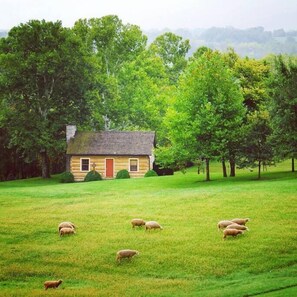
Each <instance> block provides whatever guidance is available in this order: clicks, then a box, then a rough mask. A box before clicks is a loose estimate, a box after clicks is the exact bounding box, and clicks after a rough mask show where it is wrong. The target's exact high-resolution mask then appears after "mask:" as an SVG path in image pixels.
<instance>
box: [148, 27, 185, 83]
mask: <svg viewBox="0 0 297 297" xmlns="http://www.w3.org/2000/svg"><path fill="white" fill-rule="evenodd" d="M189 49H190V42H189V40H188V39H186V40H183V38H182V37H180V36H178V35H175V34H173V33H170V32H167V33H164V34H162V35H160V36H158V37H157V38H156V39H155V40H154V42H152V44H151V45H150V47H149V50H150V51H151V52H152V53H154V54H155V55H156V56H158V57H160V58H161V59H162V61H163V63H164V66H165V69H166V72H167V74H168V77H169V79H170V82H171V83H172V84H176V83H177V81H178V78H179V76H180V74H181V73H182V72H183V70H184V69H185V67H186V65H187V59H186V55H187V53H188V51H189Z"/></svg>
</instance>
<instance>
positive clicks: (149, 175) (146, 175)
mask: <svg viewBox="0 0 297 297" xmlns="http://www.w3.org/2000/svg"><path fill="white" fill-rule="evenodd" d="M151 176H158V174H157V172H156V171H155V170H148V171H147V172H146V173H145V175H144V177H151Z"/></svg>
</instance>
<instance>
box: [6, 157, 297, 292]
mask: <svg viewBox="0 0 297 297" xmlns="http://www.w3.org/2000/svg"><path fill="white" fill-rule="evenodd" d="M289 170H290V163H289V162H285V163H282V164H280V165H277V166H276V167H269V168H268V170H267V172H264V173H263V179H262V180H260V181H259V180H257V179H256V178H257V172H249V171H247V170H238V171H237V177H235V178H225V179H224V178H223V177H222V174H221V168H220V165H219V164H212V166H211V178H212V181H211V182H205V181H204V178H205V177H204V175H197V173H196V169H195V168H193V169H190V170H189V171H188V172H187V173H186V174H182V173H176V174H175V175H174V176H165V177H151V178H142V179H129V180H108V181H98V182H90V183H75V184H60V183H59V182H58V177H57V176H56V177H54V178H52V179H51V180H41V179H30V180H22V181H11V182H4V183H0V223H1V232H0V296H44V295H47V296H133V297H134V296H145V297H148V296H203V297H204V296H211V297H216V296H219V297H221V296H267V297H272V296H273V297H275V296H282V297H284V296H297V232H296V225H295V224H296V221H297V220H296V219H297V174H296V173H292V172H289ZM138 217H139V218H143V219H144V220H156V221H158V222H159V223H160V224H161V225H162V226H163V228H164V229H163V230H155V231H151V232H145V231H144V229H141V228H139V229H135V230H133V229H132V228H131V224H130V220H131V219H132V218H138ZM235 217H248V218H250V219H251V221H250V222H248V224H247V225H248V227H249V228H250V231H249V232H246V233H245V234H244V235H242V236H239V237H237V238H228V239H226V240H223V239H222V232H219V231H218V230H217V222H218V221H219V220H221V219H232V218H235ZM62 221H72V222H73V223H75V224H76V225H77V226H78V229H77V234H76V235H74V236H67V237H64V238H60V237H59V235H58V232H57V227H58V224H59V223H60V222H62ZM126 248H130V249H136V250H138V251H139V252H140V255H139V256H136V257H134V258H133V259H132V260H131V261H123V262H122V263H120V264H117V263H116V261H115V256H116V252H117V251H118V250H119V249H126ZM58 279H63V283H62V285H61V286H60V287H59V288H58V289H57V290H53V289H49V290H48V291H46V292H45V291H44V288H43V283H44V281H46V280H58Z"/></svg>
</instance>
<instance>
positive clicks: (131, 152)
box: [66, 125, 155, 181]
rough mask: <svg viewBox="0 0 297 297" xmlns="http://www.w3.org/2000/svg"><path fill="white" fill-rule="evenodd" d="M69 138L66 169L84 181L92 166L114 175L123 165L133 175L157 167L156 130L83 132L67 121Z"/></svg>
mask: <svg viewBox="0 0 297 297" xmlns="http://www.w3.org/2000/svg"><path fill="white" fill-rule="evenodd" d="M66 140H67V151H66V171H70V172H71V173H72V174H73V175H74V180H75V181H83V180H84V178H85V176H86V174H87V173H88V172H89V171H91V170H96V171H98V172H99V173H100V174H101V176H102V178H104V179H112V178H115V177H116V174H117V172H118V171H120V170H122V169H127V170H128V172H129V174H130V177H131V178H134V177H143V176H144V175H145V173H146V172H147V171H148V170H150V169H153V163H154V147H155V132H148V131H100V132H80V131H77V129H76V126H75V125H67V127H66Z"/></svg>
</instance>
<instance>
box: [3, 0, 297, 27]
mask: <svg viewBox="0 0 297 297" xmlns="http://www.w3.org/2000/svg"><path fill="white" fill-rule="evenodd" d="M108 14H115V15H117V16H118V17H119V18H120V19H121V20H122V21H123V22H124V23H130V24H135V25H138V26H140V27H141V29H142V30H148V29H163V28H169V29H177V28H209V27H213V26H216V27H227V26H232V27H235V28H241V29H244V28H250V27H257V26H263V27H264V28H265V29H266V30H275V29H279V28H283V29H285V30H286V31H288V30H297V0H0V29H6V30H9V29H11V28H12V27H13V26H17V25H19V24H20V23H26V22H27V21H29V20H31V19H39V20H41V19H45V20H47V21H56V20H61V21H62V22H63V25H64V26H66V27H71V26H73V24H74V22H75V21H76V20H78V19H80V18H92V17H96V18H100V17H102V16H104V15H108Z"/></svg>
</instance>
